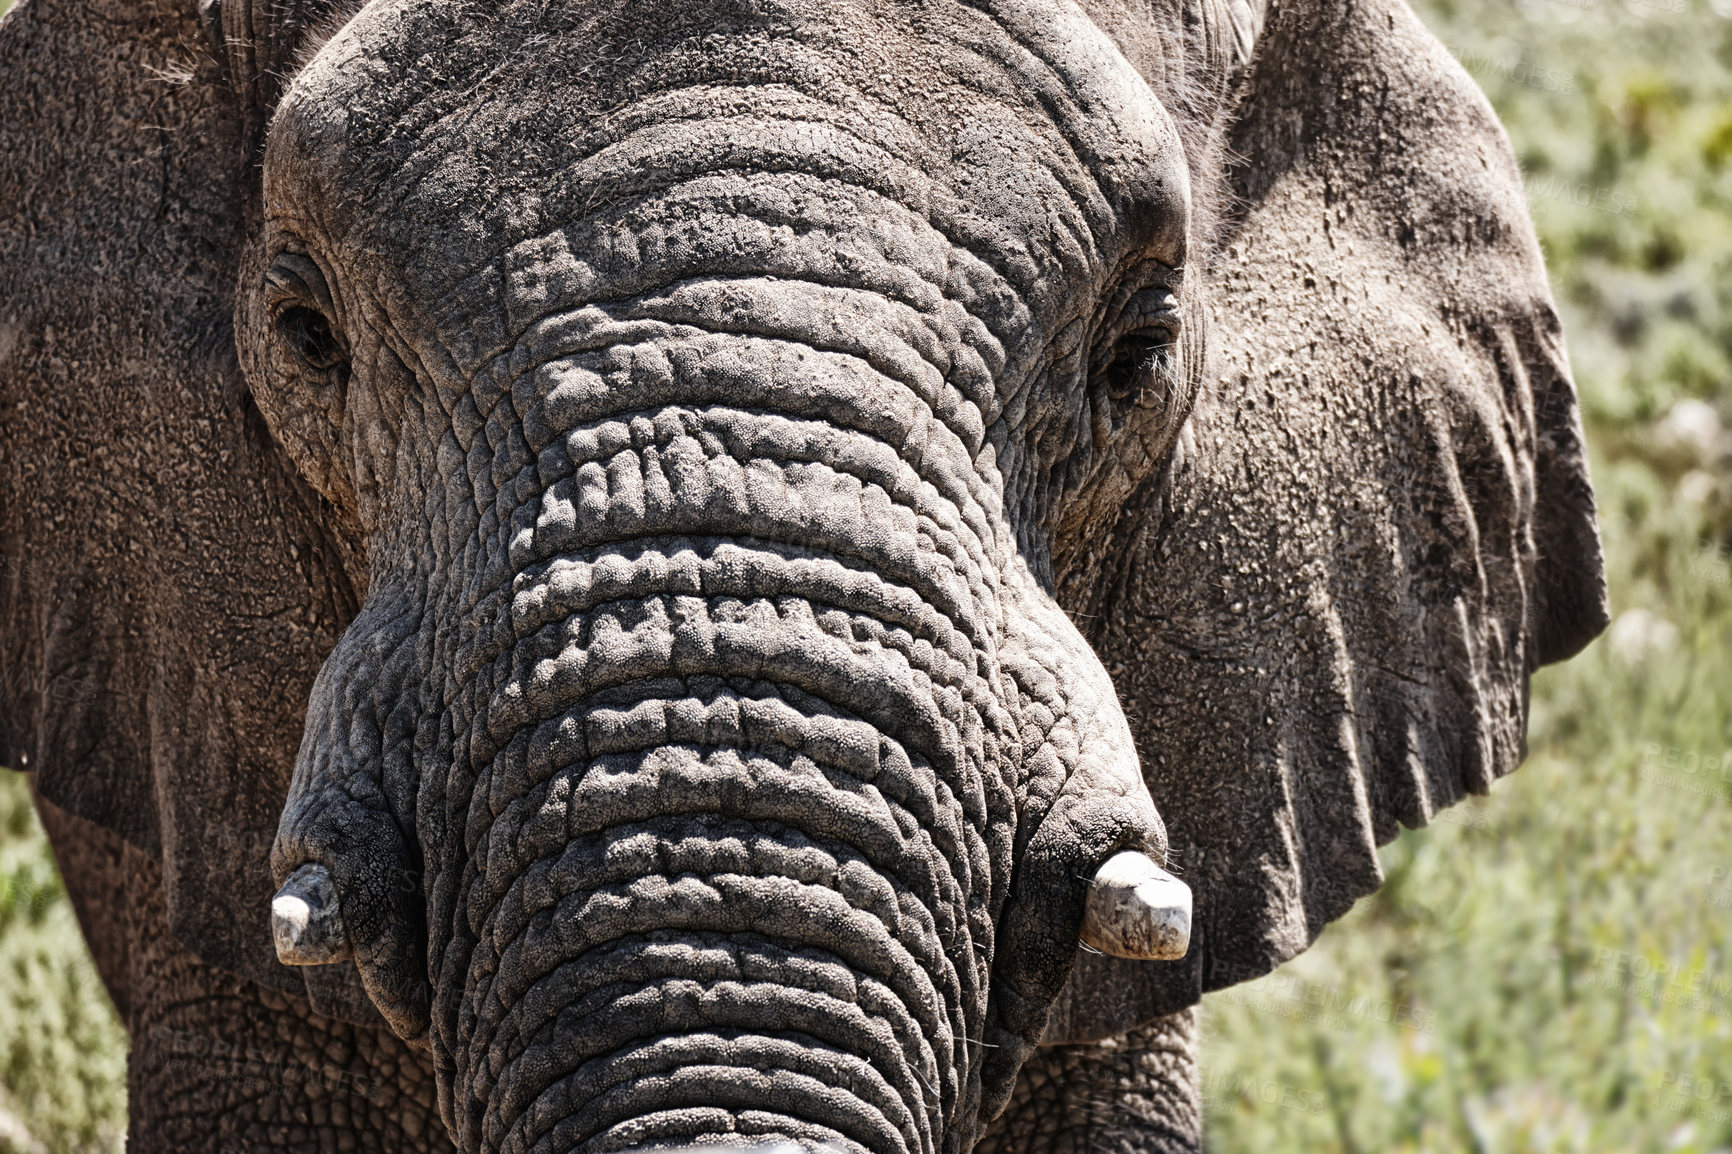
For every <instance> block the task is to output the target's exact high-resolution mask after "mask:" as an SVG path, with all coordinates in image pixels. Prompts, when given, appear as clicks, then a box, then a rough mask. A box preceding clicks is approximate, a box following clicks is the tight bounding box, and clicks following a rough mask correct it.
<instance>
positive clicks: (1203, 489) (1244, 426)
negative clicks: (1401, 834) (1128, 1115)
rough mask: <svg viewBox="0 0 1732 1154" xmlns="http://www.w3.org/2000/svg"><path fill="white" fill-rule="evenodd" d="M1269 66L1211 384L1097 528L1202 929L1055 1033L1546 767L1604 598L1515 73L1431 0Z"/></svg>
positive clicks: (1133, 706)
mask: <svg viewBox="0 0 1732 1154" xmlns="http://www.w3.org/2000/svg"><path fill="white" fill-rule="evenodd" d="M1242 83H1243V85H1244V94H1243V98H1242V99H1243V102H1242V104H1241V105H1240V115H1239V119H1238V121H1237V124H1236V126H1235V127H1234V128H1233V130H1232V133H1231V140H1230V144H1231V150H1230V151H1231V155H1233V156H1235V157H1237V158H1239V159H1238V160H1237V162H1236V163H1235V164H1234V166H1233V167H1232V168H1231V169H1230V171H1229V174H1228V183H1229V188H1228V190H1227V191H1228V194H1229V195H1228V197H1227V198H1226V199H1227V200H1229V201H1230V202H1233V203H1234V204H1235V205H1236V207H1235V208H1234V209H1233V210H1232V212H1231V213H1230V215H1229V217H1228V219H1227V220H1226V221H1225V222H1224V225H1223V229H1222V232H1221V235H1220V240H1219V243H1218V245H1217V246H1216V248H1215V250H1214V252H1213V255H1212V257H1211V258H1210V261H1209V264H1208V267H1207V268H1206V269H1203V270H1199V271H1202V272H1203V273H1205V279H1206V295H1205V297H1204V299H1203V310H1204V311H1205V312H1206V314H1207V318H1208V333H1207V338H1206V356H1205V361H1204V364H1205V369H1204V372H1205V377H1204V381H1203V385H1202V392H1201V395H1200V397H1199V400H1198V403H1197V407H1196V409H1195V411H1194V413H1193V415H1192V417H1191V421H1190V424H1189V427H1188V430H1187V432H1186V433H1185V434H1184V435H1183V436H1182V438H1181V440H1180V443H1179V444H1178V447H1177V449H1176V450H1175V452H1174V454H1173V456H1172V458H1171V460H1170V463H1169V465H1168V467H1167V469H1166V471H1165V472H1164V473H1162V474H1161V475H1160V476H1158V477H1156V478H1154V479H1153V480H1152V481H1151V482H1150V483H1149V484H1148V485H1147V486H1146V488H1145V491H1144V492H1143V493H1142V496H1141V498H1140V499H1137V500H1133V501H1131V502H1129V503H1128V505H1127V507H1126V509H1125V512H1124V513H1123V515H1122V516H1121V517H1120V518H1119V520H1118V523H1117V524H1116V525H1115V527H1114V528H1113V529H1112V531H1111V539H1109V540H1105V541H1103V542H1101V543H1099V544H1097V545H1096V546H1095V547H1094V549H1093V554H1094V556H1096V557H1101V558H1119V559H1122V560H1119V561H1117V562H1116V563H1114V564H1112V565H1111V566H1110V567H1097V568H1096V569H1095V570H1094V571H1093V572H1090V573H1088V574H1086V576H1087V580H1086V581H1084V582H1082V583H1081V584H1082V587H1083V588H1085V589H1086V590H1087V592H1086V593H1085V594H1083V595H1081V596H1073V597H1072V598H1071V601H1072V605H1073V607H1074V608H1077V609H1079V610H1082V611H1083V612H1086V613H1089V614H1092V615H1093V616H1092V617H1089V618H1085V621H1086V622H1087V623H1088V624H1090V625H1092V626H1093V627H1094V628H1093V631H1092V636H1091V640H1092V641H1093V642H1094V643H1095V644H1096V646H1097V649H1098V651H1099V652H1100V654H1101V657H1102V659H1103V660H1104V661H1105V663H1106V665H1107V668H1108V669H1109V671H1111V672H1112V674H1113V676H1114V680H1115V683H1116V685H1117V686H1118V689H1119V691H1120V694H1121V697H1122V700H1123V702H1124V705H1125V711H1126V713H1127V715H1128V716H1129V717H1130V719H1131V723H1132V727H1133V729H1135V730H1136V732H1137V738H1138V744H1139V752H1140V755H1141V757H1142V759H1143V767H1144V772H1145V775H1146V776H1147V778H1148V782H1149V787H1150V790H1151V792H1152V793H1153V795H1154V800H1155V803H1156V805H1157V806H1158V807H1159V808H1160V811H1161V814H1162V816H1163V818H1164V819H1165V821H1166V825H1167V830H1168V833H1169V836H1170V838H1171V842H1172V861H1173V863H1174V868H1175V870H1176V871H1177V872H1179V873H1180V875H1181V876H1182V877H1183V878H1184V879H1185V880H1186V881H1188V882H1189V883H1190V885H1191V887H1192V890H1193V892H1194V894H1195V902H1196V909H1195V920H1194V923H1193V926H1194V928H1193V936H1192V947H1191V951H1190V954H1189V956H1188V957H1186V958H1185V959H1184V960H1182V961H1179V962H1171V963H1136V962H1121V961H1118V960H1115V959H1109V958H1102V957H1093V956H1084V957H1081V958H1080V959H1079V963H1078V966H1077V969H1076V971H1075V972H1074V974H1073V977H1072V980H1071V984H1070V986H1069V988H1068V991H1067V993H1066V994H1065V995H1064V997H1063V998H1062V999H1061V1002H1060V1004H1059V1005H1058V1006H1057V1007H1055V1009H1054V1012H1053V1016H1052V1019H1051V1023H1050V1025H1049V1027H1048V1032H1047V1035H1046V1040H1047V1041H1049V1042H1060V1041H1081V1040H1088V1039H1093V1038H1099V1037H1104V1036H1107V1035H1110V1034H1113V1033H1117V1032H1120V1031H1122V1030H1124V1029H1127V1028H1129V1027H1131V1026H1134V1025H1137V1024H1139V1023H1140V1022H1143V1021H1147V1020H1148V1019H1150V1018H1153V1017H1156V1016H1159V1015H1162V1014H1166V1013H1171V1012H1173V1011H1176V1010H1178V1009H1180V1008H1182V1007H1184V1006H1186V1005H1189V1004H1191V1003H1192V1002H1195V1001H1196V1000H1197V998H1198V997H1199V996H1200V995H1201V994H1202V993H1203V992H1206V991H1208V990H1213V989H1218V988H1220V987H1223V986H1227V985H1230V984H1232V983H1235V982H1240V981H1244V980H1246V979H1249V978H1253V977H1257V976H1259V975H1261V974H1264V973H1266V972H1268V971H1269V970H1270V969H1272V968H1273V967H1274V966H1276V965H1278V964H1279V963H1281V962H1282V961H1285V960H1286V959H1288V958H1290V957H1292V956H1293V955H1295V954H1297V953H1299V952H1300V951H1302V950H1304V949H1305V948H1306V947H1307V946H1309V945H1310V943H1311V942H1312V940H1313V939H1314V938H1315V937H1316V936H1317V934H1318V933H1319V932H1320V931H1321V930H1322V928H1323V927H1324V926H1325V925H1326V924H1327V923H1328V922H1330V921H1331V920H1332V919H1334V918H1337V917H1339V916H1341V915H1342V914H1343V913H1345V912H1346V911H1347V909H1348V908H1349V907H1350V906H1351V905H1352V904H1353V903H1354V902H1355V901H1356V900H1357V899H1358V898H1360V897H1362V896H1364V895H1366V894H1368V893H1370V892H1372V891H1373V890H1374V889H1376V888H1377V886H1378V885H1379V884H1380V883H1381V881H1382V873H1381V870H1380V868H1379V865H1378V859H1377V852H1376V851H1377V847H1378V846H1379V845H1381V844H1383V843H1386V842H1388V841H1389V840H1391V839H1392V838H1393V837H1394V836H1395V835H1396V833H1397V832H1398V828H1399V827H1400V826H1403V825H1405V826H1408V827H1418V826H1423V825H1425V824H1426V823H1427V822H1428V821H1430V820H1431V818H1432V817H1433V816H1434V815H1435V814H1436V813H1437V812H1438V811H1439V810H1440V809H1442V808H1443V807H1445V806H1448V805H1450V804H1452V803H1454V802H1456V801H1458V800H1460V799H1461V798H1462V797H1463V795H1465V794H1468V793H1484V792H1486V791H1487V789H1488V788H1489V787H1490V786H1491V784H1492V782H1493V781H1495V780H1496V779H1497V778H1498V777H1500V776H1501V775H1503V774H1505V773H1508V772H1509V771H1510V770H1512V769H1514V768H1515V766H1516V765H1517V763H1518V762H1520V760H1521V758H1522V756H1523V753H1524V728H1525V724H1526V705H1527V689H1528V676H1529V674H1530V673H1531V672H1532V670H1533V669H1534V668H1535V667H1537V666H1539V665H1541V664H1544V663H1546V662H1551V661H1558V660H1562V659H1563V658H1566V657H1569V656H1570V655H1572V654H1574V653H1575V652H1576V651H1578V650H1579V649H1581V648H1582V646H1584V645H1585V644H1586V643H1587V642H1588V641H1589V640H1590V639H1592V638H1593V637H1594V635H1595V634H1596V633H1598V632H1599V631H1600V629H1601V628H1603V626H1604V624H1605V621H1606V595H1605V581H1604V575H1603V572H1602V566H1601V558H1600V548H1599V539H1598V532H1597V527H1596V524H1595V515H1594V504H1593V494H1592V491H1591V489H1590V487H1589V484H1588V476H1587V465H1586V460H1585V453H1584V448H1583V438H1582V428H1581V422H1580V419H1579V417H1578V414H1577V409H1576V400H1575V392H1574V386H1573V385H1572V383H1571V380H1570V376H1569V368H1568V364H1567V362H1566V358H1565V352H1564V345H1563V340H1562V337H1561V333H1560V329H1559V324H1558V320H1557V315H1556V312H1555V311H1554V309H1553V306H1552V302H1551V298H1550V295H1549V292H1548V289H1547V285H1546V277H1545V268H1544V265H1543V262H1542V259H1541V254H1540V249H1539V245H1538V243H1537V241H1536V239H1535V236H1534V232H1533V227H1532V225H1531V223H1530V222H1529V220H1528V216H1527V212H1526V206H1525V202H1524V198H1523V194H1522V185H1521V177H1520V174H1519V172H1518V171H1517V169H1516V165H1515V162H1514V159H1513V157H1512V155H1511V151H1510V146H1509V143H1508V141H1507V140H1506V138H1505V136H1504V134H1503V131H1502V129H1501V128H1500V127H1499V125H1498V123H1497V120H1496V118H1495V116H1494V114H1493V112H1492V110H1491V108H1490V106H1489V105H1488V104H1487V102H1486V100H1485V98H1484V97H1483V96H1482V95H1481V94H1480V92H1479V91H1478V90H1477V89H1476V88H1475V87H1474V85H1473V83H1472V82H1471V81H1470V80H1469V79H1468V77H1467V76H1466V74H1465V73H1464V72H1463V71H1462V70H1461V69H1460V68H1459V67H1458V66H1457V65H1456V64H1455V62H1454V61H1453V60H1452V59H1451V58H1450V57H1449V55H1448V54H1447V53H1446V52H1445V51H1444V49H1443V47H1442V45H1441V44H1439V43H1438V41H1437V40H1436V39H1435V38H1434V37H1433V36H1432V35H1431V34H1430V33H1429V32H1427V31H1426V29H1425V28H1424V27H1423V26H1422V25H1421V24H1420V23H1419V22H1418V20H1417V19H1416V18H1415V17H1414V15H1413V14H1412V13H1411V12H1410V11H1409V10H1408V8H1407V7H1406V6H1405V5H1404V4H1403V3H1401V2H1400V0H1322V2H1320V3H1287V2H1283V3H1279V4H1277V5H1273V6H1271V7H1270V9H1269V10H1268V12H1267V13H1266V14H1265V26H1264V30H1263V33H1262V37H1261V39H1260V41H1259V43H1258V44H1257V48H1256V55H1255V57H1254V59H1253V60H1252V61H1251V63H1250V67H1249V68H1248V70H1247V71H1246V74H1245V76H1244V79H1243V81H1242ZM1079 572H1080V570H1079ZM1077 584H1078V583H1077V582H1074V581H1073V582H1072V583H1071V584H1070V587H1071V588H1073V589H1074V588H1076V587H1077ZM1079 616H1080V614H1079Z"/></svg>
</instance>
